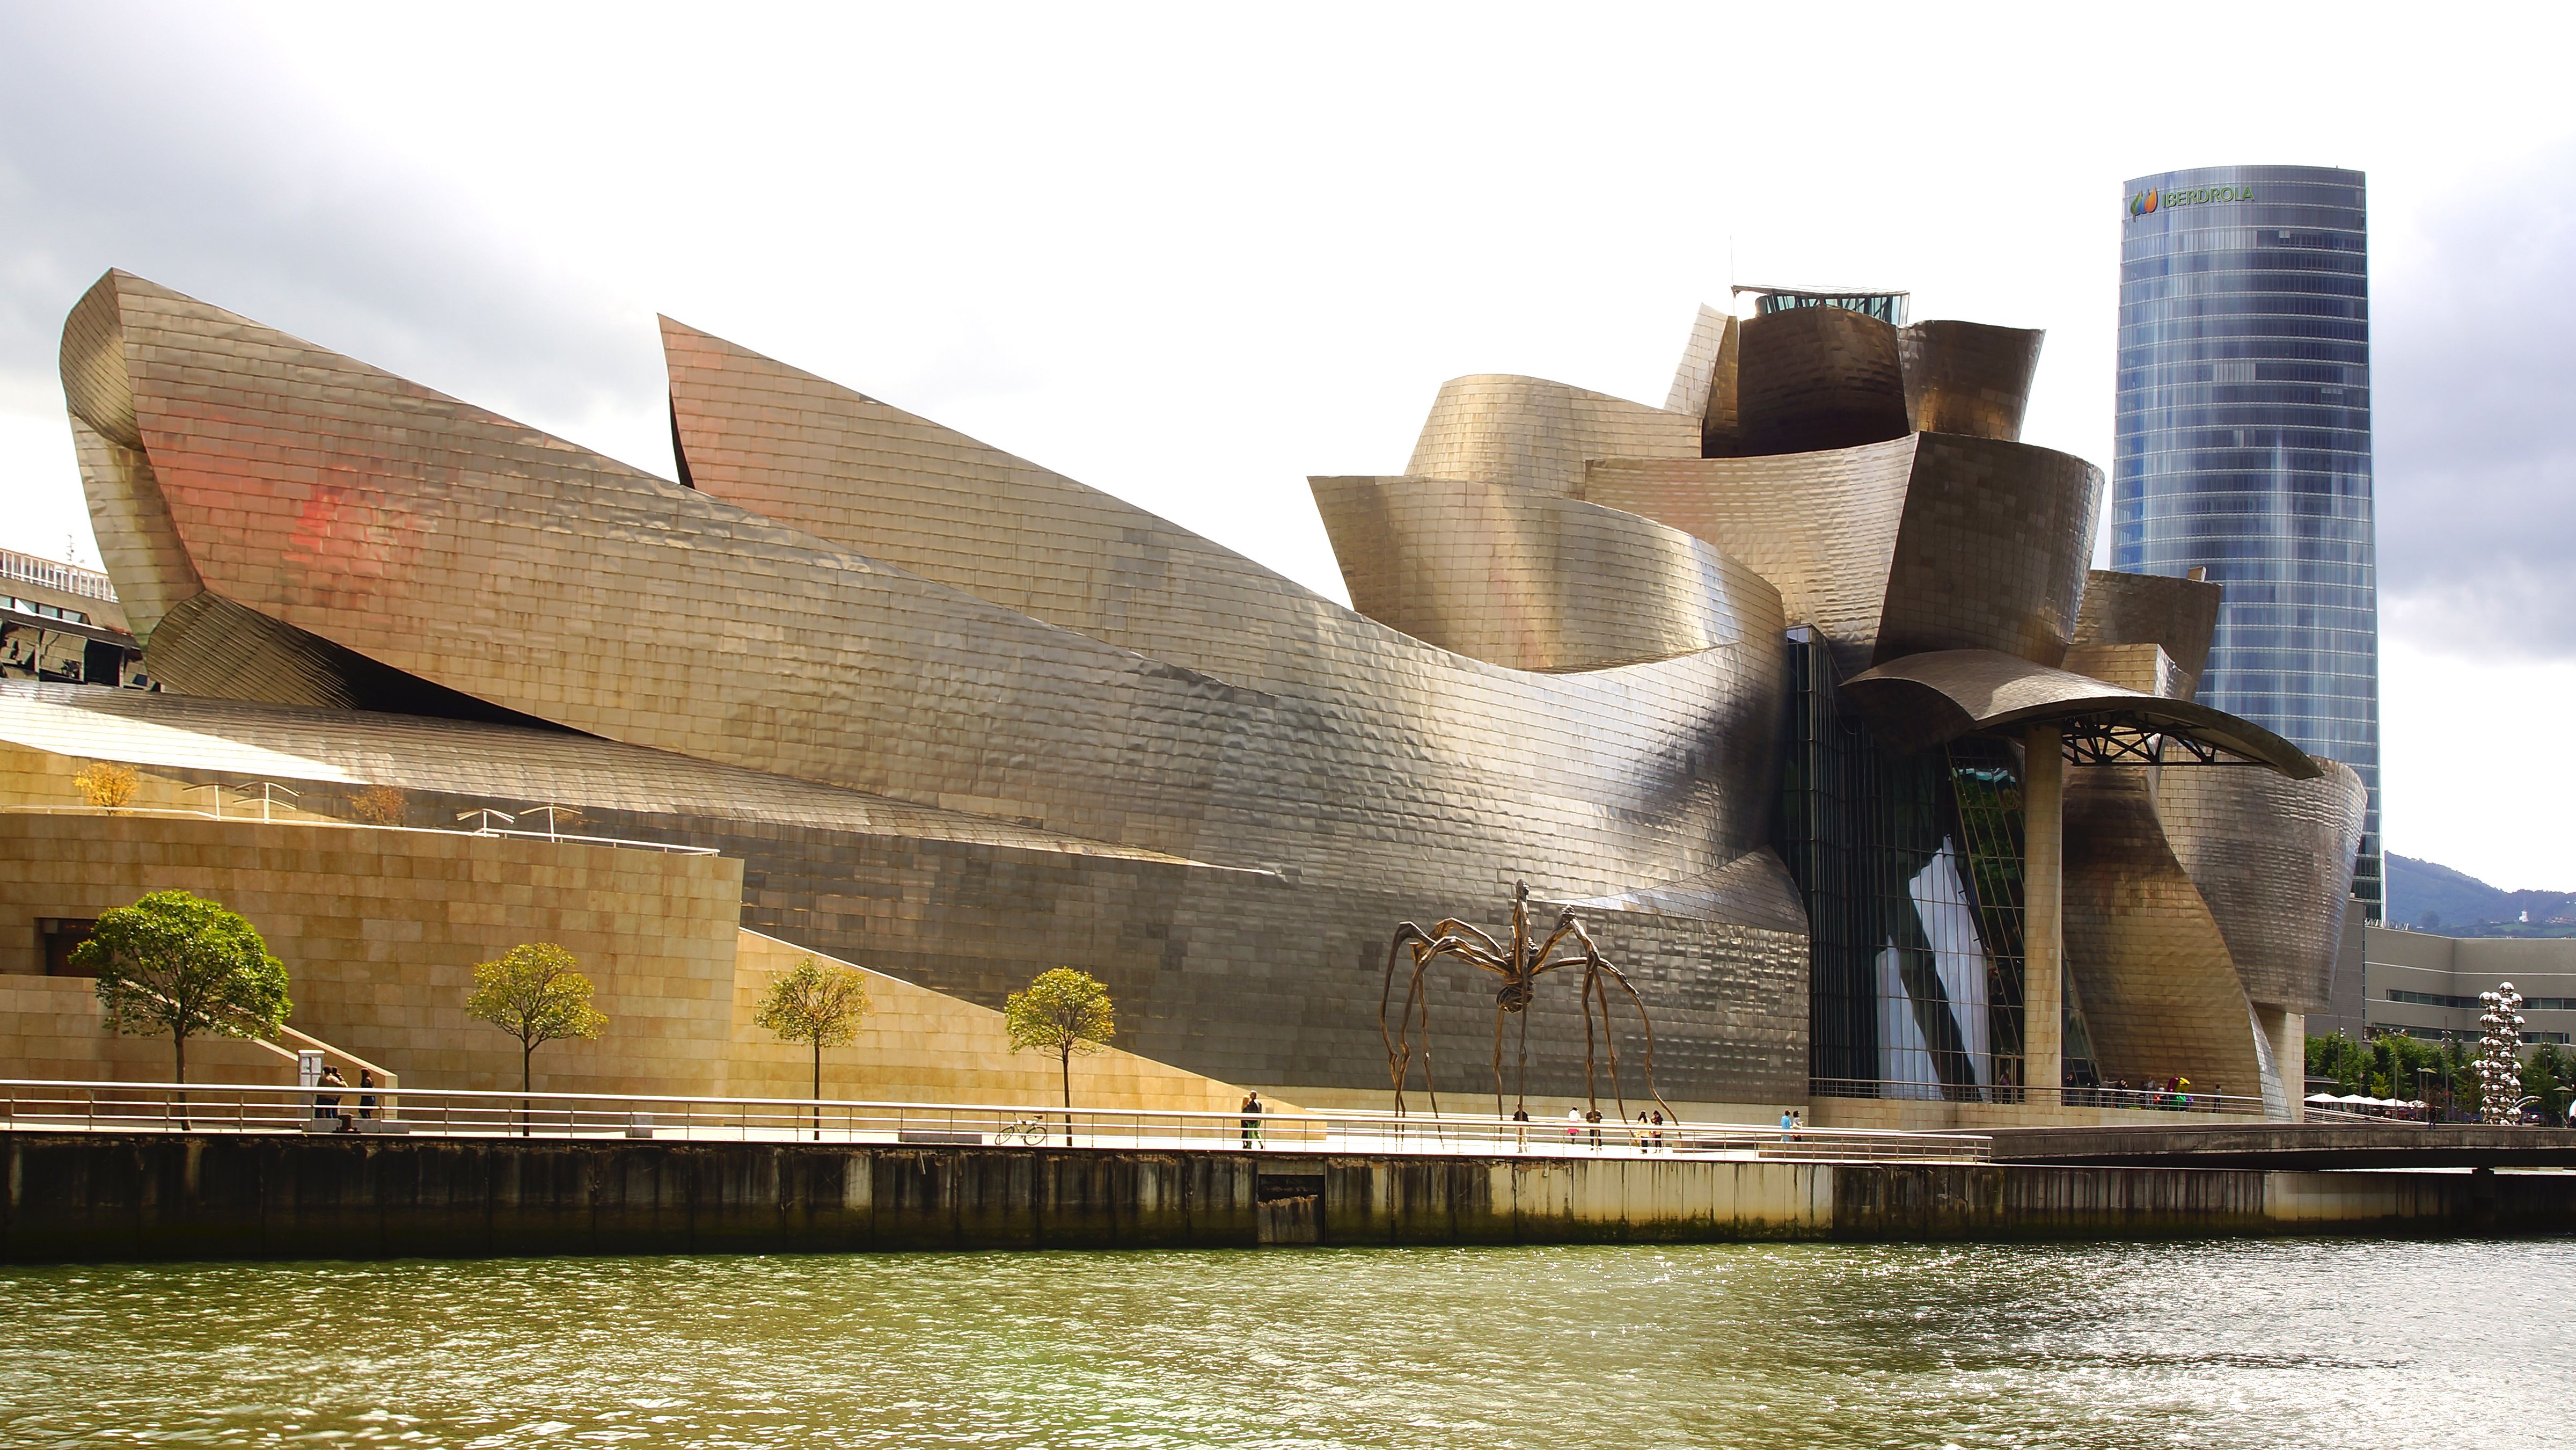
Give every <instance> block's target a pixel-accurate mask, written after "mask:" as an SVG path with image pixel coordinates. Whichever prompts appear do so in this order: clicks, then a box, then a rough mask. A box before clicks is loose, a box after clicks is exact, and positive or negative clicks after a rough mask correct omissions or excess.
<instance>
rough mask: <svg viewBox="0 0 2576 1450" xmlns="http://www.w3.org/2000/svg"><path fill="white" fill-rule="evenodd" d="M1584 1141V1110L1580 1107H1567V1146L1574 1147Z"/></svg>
mask: <svg viewBox="0 0 2576 1450" xmlns="http://www.w3.org/2000/svg"><path fill="white" fill-rule="evenodd" d="M1582 1141H1583V1111H1582V1110H1581V1109H1580V1108H1567V1109H1566V1110H1565V1146H1567V1147H1568V1148H1572V1147H1574V1146H1576V1145H1577V1144H1579V1143H1581V1142H1582Z"/></svg>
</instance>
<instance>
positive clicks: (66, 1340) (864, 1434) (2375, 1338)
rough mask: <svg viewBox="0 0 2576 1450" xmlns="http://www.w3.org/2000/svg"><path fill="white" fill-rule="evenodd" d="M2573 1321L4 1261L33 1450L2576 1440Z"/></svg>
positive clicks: (1699, 1257)
mask: <svg viewBox="0 0 2576 1450" xmlns="http://www.w3.org/2000/svg"><path fill="white" fill-rule="evenodd" d="M2571 1302H2576V1243H2571V1242H2568V1241H2563V1240H2553V1241H2543V1242H2514V1243H2457V1242H2444V1243H2417V1242H2386V1241H2381V1242H2355V1241H2280V1242H2270V1241H2265V1242H2238V1243H2219V1244H2143V1245H2137V1244H2120V1245H2087V1246H2074V1247H2042V1246H1921V1245H1899V1246H1840V1245H1821V1244H1799V1245H1742V1246H1714V1247H1688V1248H1540V1249H1461V1250H1445V1249H1412V1250H1305V1251H1276V1250H1274V1251H1270V1252H1243V1253H1217V1252H1198V1253H1177V1252H1176V1253H1119V1254H1055V1253H1050V1254H941V1255H900V1256H894V1255H885V1256H879V1255H861V1256H850V1257H798V1258H703V1259H701V1258H633V1259H542V1260H537V1259H516V1260H497V1261H486V1262H417V1261H415V1262H398V1263H382V1264H347V1263H326V1264H201V1265H183V1266H139V1267H113V1268H99V1267H82V1268H58V1269H40V1270H0V1441H5V1443H7V1444H9V1445H77V1444H101V1443H122V1442H131V1441H141V1440H153V1441H175V1442H180V1443H188V1444H205V1445H269V1444H286V1443H298V1442H318V1441H341V1442H383V1443H387V1444H400V1445H434V1446H505V1445H527V1444H540V1443H552V1444H560V1445H565V1446H571V1445H577V1444H583V1443H589V1444H620V1443H628V1444H637V1445H692V1446H695V1445H710V1446H790V1445H793V1446H806V1445H854V1446H877V1445H888V1446H891V1445H902V1446H949V1445H954V1446H1023V1445H1051V1446H1191V1445H1225V1446H1274V1447H1320V1446H1344V1445H1369V1446H1425V1447H1431V1446H1437V1447H1442V1450H1451V1447H1461V1446H1475V1447H1485V1446H1538V1447H1547V1450H1574V1447H1585V1446H1596V1445H1597V1446H1619V1447H1631V1446H1667V1445H1742V1446H1809V1445H1895V1446H1915V1445H1924V1446H1940V1445H1957V1446H1963V1447H1964V1446H2006V1445H2009V1446H2142V1445H2185V1446H2278V1445H2314V1446H2343V1445H2351V1446H2367V1447H2370V1450H2385V1447H2388V1446H2420V1445H2438V1446H2441V1447H2443V1450H2457V1447H2468V1446H2483V1445H2520V1444H2537V1443H2544V1442H2546V1441H2548V1440H2549V1439H2550V1438H2551V1436H2552V1433H2553V1432H2550V1431H2548V1430H2547V1429H2546V1428H2545V1427H2546V1426H2549V1425H2559V1426H2562V1427H2563V1426H2564V1425H2565V1424H2566V1423H2567V1419H2566V1416H2567V1406H2566V1405H2565V1403H2563V1398H2564V1396H2565V1394H2566V1392H2567V1391H2568V1389H2569V1388H2570V1387H2571V1386H2576V1338H2571V1332H2570V1329H2569V1327H2568V1325H2569V1321H2568V1315H2567V1306H2568V1305H2569V1304H2570V1303H2571ZM2480 1310H2485V1311H2489V1312H2492V1313H2493V1314H2495V1315H2497V1316H2499V1319H2500V1323H2499V1326H2498V1328H2496V1329H2495V1330H2493V1331H2488V1330H2484V1329H2482V1328H2481V1327H2480V1325H2479V1319H2478V1312H2479V1311H2480ZM2499 1352H2501V1353H2503V1354H2506V1355H2509V1356H2511V1357H2512V1358H2513V1359H2514V1360H2516V1361H2518V1362H2517V1363H2512V1364H2498V1363H2495V1362H2493V1361H2492V1360H2491V1359H2490V1358H2489V1356H2491V1355H2494V1354H2497V1353H2499Z"/></svg>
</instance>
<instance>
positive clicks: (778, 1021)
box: [751, 957, 868, 1138]
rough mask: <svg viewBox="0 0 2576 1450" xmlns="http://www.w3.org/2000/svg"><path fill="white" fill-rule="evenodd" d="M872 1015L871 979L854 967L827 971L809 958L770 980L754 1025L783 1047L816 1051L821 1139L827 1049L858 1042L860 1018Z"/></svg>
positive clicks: (816, 1129)
mask: <svg viewBox="0 0 2576 1450" xmlns="http://www.w3.org/2000/svg"><path fill="white" fill-rule="evenodd" d="M867 1014H868V980H867V977H866V975H865V974H864V973H862V972H860V971H859V970H858V969H857V968H855V967H845V966H842V965H840V964H839V963H837V962H836V963H834V964H833V965H831V966H828V967H827V966H824V965H823V964H821V963H820V962H817V961H815V960H814V959H813V958H812V957H807V958H805V959H804V960H803V961H801V962H798V963H797V964H796V965H795V967H794V968H792V969H791V970H788V971H785V972H781V973H779V974H778V975H776V976H773V977H771V978H770V979H769V992H768V994H767V995H766V996H764V997H762V998H761V999H760V1011H759V1012H757V1013H756V1014H754V1015H753V1017H752V1019H751V1020H752V1021H754V1022H757V1023H759V1024H760V1025H761V1026H763V1027H766V1028H768V1029H769V1030H770V1031H771V1032H772V1033H775V1034H776V1035H777V1037H778V1040H779V1041H781V1042H809V1043H812V1044H813V1046H814V1101H815V1103H816V1105H817V1106H816V1107H815V1109H814V1136H816V1137H818V1138H819V1137H821V1136H822V1135H823V1109H822V1107H821V1106H820V1104H821V1103H822V1101H823V1049H824V1048H826V1047H841V1046H845V1045H847V1044H848V1042H849V1041H850V1039H851V1038H853V1037H856V1036H857V1035H858V1031H859V1019H860V1018H862V1017H865V1016H866V1015H867Z"/></svg>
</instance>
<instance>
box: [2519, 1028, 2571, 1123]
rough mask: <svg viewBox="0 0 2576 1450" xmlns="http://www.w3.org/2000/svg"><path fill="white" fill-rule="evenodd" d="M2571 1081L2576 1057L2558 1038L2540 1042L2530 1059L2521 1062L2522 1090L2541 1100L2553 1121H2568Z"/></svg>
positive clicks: (2550, 1119)
mask: <svg viewBox="0 0 2576 1450" xmlns="http://www.w3.org/2000/svg"><path fill="white" fill-rule="evenodd" d="M2571 1081H2576V1060H2571V1054H2569V1053H2566V1052H2563V1051H2561V1050H2560V1049H2559V1046H2558V1044H2557V1043H2555V1042H2544V1043H2542V1044H2540V1046H2539V1048H2538V1049H2537V1050H2535V1051H2534V1052H2533V1053H2532V1054H2531V1061H2529V1062H2526V1063H2524V1064H2523V1065H2522V1090H2523V1091H2524V1092H2525V1093H2528V1094H2529V1095H2531V1096H2532V1097H2533V1098H2536V1099H2538V1100H2539V1103H2540V1111H2541V1113H2542V1115H2543V1116H2545V1117H2547V1118H2548V1119H2549V1121H2550V1122H2552V1123H2558V1124H2564V1123H2565V1122H2566V1121H2567V1100H2568V1096H2569V1094H2568V1086H2569V1084H2570V1082H2571Z"/></svg>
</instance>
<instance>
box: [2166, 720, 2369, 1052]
mask: <svg viewBox="0 0 2576 1450" xmlns="http://www.w3.org/2000/svg"><path fill="white" fill-rule="evenodd" d="M2319 764H2320V765H2321V766H2322V767H2323V769H2324V773H2323V774H2321V775H2319V776H2318V777H2317V778H2316V779H2314V780H2286V779H2283V778H2282V777H2280V776H2278V775H2275V774H2273V773H2272V772H2271V771H2268V770H2194V769H2185V768H2172V769H2166V770H2161V771H2158V772H2157V779H2156V814H2157V817H2158V819H2160V820H2161V821H2162V822H2163V825H2164V832H2165V839H2166V840H2168V841H2170V842H2172V843H2173V849H2174V855H2175V856H2176V857H2177V858H2178V859H2179V860H2180V861H2181V862H2182V865H2183V869H2184V870H2185V871H2187V872H2189V873H2190V874H2191V879H2192V882H2193V884H2194V885H2196V886H2198V887H2199V888H2200V895H2201V899H2202V900H2204V901H2206V902H2208V903H2209V914H2210V916H2211V917H2212V918H2213V919H2214V920H2215V921H2216V922H2217V923H2218V929H2219V931H2220V933H2222V934H2223V935H2224V936H2225V937H2226V938H2227V952H2228V956H2229V957H2230V958H2231V959H2232V960H2233V961H2234V962H2235V963H2236V970H2237V973H2238V975H2239V976H2241V977H2242V978H2243V979H2244V982H2245V991H2246V994H2247V995H2248V996H2250V997H2252V998H2253V999H2254V1000H2255V1001H2256V1002H2258V1003H2263V1004H2267V1005H2270V1006H2277V1007H2287V1008H2290V1009H2292V1010H2294V1011H2298V1012H2323V1011H2325V1010H2327V1008H2328V1007H2329V1005H2330V1002H2329V1000H2328V993H2329V989H2330V988H2331V986H2332V984H2333V978H2334V965H2335V954H2336V952H2337V950H2338V949H2339V948H2340V947H2341V945H2342V938H2343V904H2344V902H2345V901H2346V900H2347V899H2348V898H2349V897H2350V895H2351V892H2352V862H2353V853H2354V851H2355V850H2356V849H2357V848H2358V847H2359V846H2360V844H2361V823H2362V815H2363V812H2364V811H2365V810H2366V809H2367V808H2368V801H2369V796H2368V793H2367V792H2365V791H2363V790H2362V788H2361V777H2360V776H2358V775H2356V774H2354V773H2353V770H2352V767H2350V766H2348V765H2343V764H2340V763H2338V762H2334V761H2325V760H2321V761H2319Z"/></svg>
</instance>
